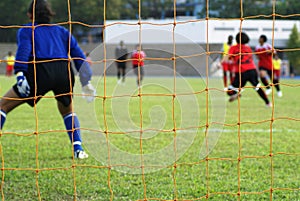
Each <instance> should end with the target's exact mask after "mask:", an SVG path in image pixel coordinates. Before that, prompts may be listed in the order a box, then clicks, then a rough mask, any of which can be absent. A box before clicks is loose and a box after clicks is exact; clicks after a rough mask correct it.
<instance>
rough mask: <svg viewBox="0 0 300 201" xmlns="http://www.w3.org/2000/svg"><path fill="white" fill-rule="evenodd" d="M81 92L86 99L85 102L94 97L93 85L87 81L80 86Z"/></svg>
mask: <svg viewBox="0 0 300 201" xmlns="http://www.w3.org/2000/svg"><path fill="white" fill-rule="evenodd" d="M82 94H83V95H84V96H83V98H85V99H86V100H87V102H89V103H90V102H92V101H93V100H94V99H95V95H96V90H95V88H94V87H93V85H92V84H91V83H90V82H88V84H87V85H85V86H83V87H82Z"/></svg>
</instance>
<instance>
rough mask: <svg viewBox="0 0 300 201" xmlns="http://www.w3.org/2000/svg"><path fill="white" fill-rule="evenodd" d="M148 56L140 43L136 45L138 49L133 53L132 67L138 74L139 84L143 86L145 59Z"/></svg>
mask: <svg viewBox="0 0 300 201" xmlns="http://www.w3.org/2000/svg"><path fill="white" fill-rule="evenodd" d="M145 57H146V54H145V52H144V51H143V50H142V47H141V46H140V45H136V49H135V50H134V51H133V52H132V54H131V59H132V68H133V71H134V74H135V75H136V76H137V81H136V82H137V85H138V87H140V86H141V83H142V80H143V77H144V68H143V67H144V59H145Z"/></svg>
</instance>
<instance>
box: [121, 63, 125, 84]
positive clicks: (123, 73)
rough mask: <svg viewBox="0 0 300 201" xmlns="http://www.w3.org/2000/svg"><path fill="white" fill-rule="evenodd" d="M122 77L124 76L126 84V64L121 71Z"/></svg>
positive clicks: (123, 80)
mask: <svg viewBox="0 0 300 201" xmlns="http://www.w3.org/2000/svg"><path fill="white" fill-rule="evenodd" d="M121 75H122V82H125V75H126V66H125V63H124V66H123V68H122V70H121Z"/></svg>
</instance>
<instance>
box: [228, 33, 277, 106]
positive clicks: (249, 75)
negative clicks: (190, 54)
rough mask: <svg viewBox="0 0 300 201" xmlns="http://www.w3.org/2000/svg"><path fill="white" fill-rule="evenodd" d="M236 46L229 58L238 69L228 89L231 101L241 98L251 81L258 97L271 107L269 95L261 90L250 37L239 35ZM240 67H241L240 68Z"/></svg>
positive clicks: (230, 50)
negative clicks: (242, 90)
mask: <svg viewBox="0 0 300 201" xmlns="http://www.w3.org/2000/svg"><path fill="white" fill-rule="evenodd" d="M235 39H236V43H237V44H236V45H233V46H232V47H231V48H230V49H229V52H228V53H229V58H230V59H232V61H233V65H234V68H235V69H238V73H236V75H235V77H234V80H233V82H232V84H231V85H230V86H229V87H228V92H227V94H228V95H229V96H230V98H229V101H230V102H232V101H234V100H235V99H237V98H238V97H239V94H240V91H241V90H240V88H243V87H244V86H245V85H246V83H247V82H248V81H249V82H250V83H251V84H252V86H254V87H255V90H256V92H257V93H258V95H259V96H260V97H261V98H262V99H263V100H264V102H265V104H266V106H268V107H271V106H272V104H271V103H270V101H269V99H268V97H267V95H266V94H265V92H264V91H263V90H262V89H261V88H260V84H259V81H258V75H257V71H256V66H255V63H254V61H253V56H252V50H251V47H250V46H249V45H247V43H248V42H249V37H248V35H247V34H246V33H243V32H241V33H238V34H237V35H236V37H235ZM239 65H240V66H239Z"/></svg>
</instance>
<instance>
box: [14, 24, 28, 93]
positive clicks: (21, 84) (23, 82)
mask: <svg viewBox="0 0 300 201" xmlns="http://www.w3.org/2000/svg"><path fill="white" fill-rule="evenodd" d="M17 39H18V49H17V53H16V61H15V64H14V71H15V74H16V76H17V77H16V79H17V89H18V91H19V94H20V96H21V97H28V96H29V93H30V87H29V84H28V82H27V79H26V73H27V70H28V63H25V62H28V60H29V58H30V56H31V53H32V35H31V29H26V28H21V29H20V30H19V31H18V35H17Z"/></svg>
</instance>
